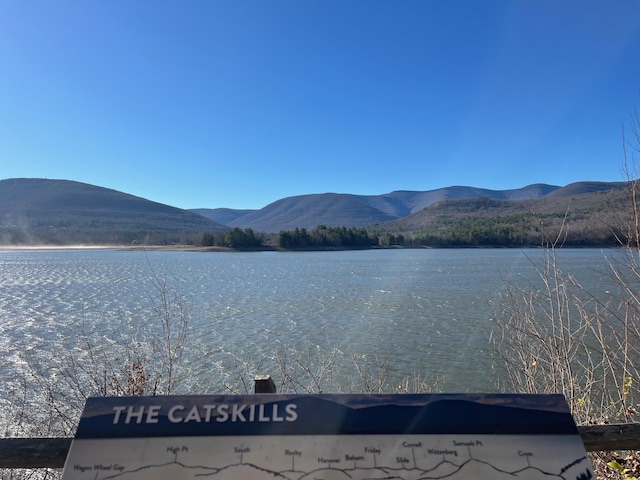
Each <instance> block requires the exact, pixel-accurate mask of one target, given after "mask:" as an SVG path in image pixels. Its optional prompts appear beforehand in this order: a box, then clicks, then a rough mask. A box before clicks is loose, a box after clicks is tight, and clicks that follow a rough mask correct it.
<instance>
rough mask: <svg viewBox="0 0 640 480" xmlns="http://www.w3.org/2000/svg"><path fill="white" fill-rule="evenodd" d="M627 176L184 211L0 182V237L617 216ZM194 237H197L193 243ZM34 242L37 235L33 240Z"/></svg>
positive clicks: (93, 192)
mask: <svg viewBox="0 0 640 480" xmlns="http://www.w3.org/2000/svg"><path fill="white" fill-rule="evenodd" d="M626 185H627V184H626V183H625V182H577V183H573V184H570V185H567V186H564V187H560V186H554V185H546V184H533V185H528V186H525V187H523V188H519V189H514V190H489V189H483V188H476V187H466V186H451V187H446V188H440V189H437V190H428V191H394V192H391V193H386V194H382V195H354V194H339V193H323V194H309V195H300V196H294V197H287V198H283V199H280V200H277V201H275V202H273V203H271V204H269V205H267V206H265V207H264V208H262V209H259V210H234V209H229V208H201V209H192V210H183V209H179V208H176V207H172V206H169V205H165V204H161V203H157V202H153V201H151V200H148V199H144V198H140V197H136V196H133V195H129V194H127V193H123V192H118V191H116V190H112V189H108V188H104V187H99V186H94V185H89V184H86V183H80V182H75V181H71V180H52V179H38V178H34V179H30V178H19V179H6V180H0V243H3V244H9V243H30V242H31V240H30V238H31V236H35V239H38V238H40V239H42V236H43V235H44V236H45V237H52V238H50V241H52V242H54V243H56V242H57V243H59V242H62V243H64V242H66V240H65V239H69V240H71V239H74V240H75V241H80V240H83V239H84V240H85V241H88V242H90V243H95V242H98V241H105V239H107V240H108V239H111V241H112V242H109V243H113V242H119V241H120V242H124V243H130V242H137V241H143V242H149V241H153V239H152V238H150V235H151V236H152V235H154V234H156V235H157V234H163V235H164V236H163V240H162V242H163V243H172V242H180V241H184V239H185V238H186V237H185V236H186V235H192V236H197V235H202V233H205V232H207V233H220V232H225V231H227V230H230V229H231V228H235V227H237V228H241V229H248V228H250V229H252V230H254V231H257V232H265V233H278V232H280V231H282V230H293V229H295V228H305V229H314V228H316V227H317V226H318V225H325V226H328V227H331V226H340V227H342V226H345V227H370V228H371V227H372V226H375V228H376V230H378V231H394V230H395V231H411V230H419V229H421V228H426V227H433V226H434V225H437V224H438V222H441V221H442V219H443V218H445V217H446V218H453V217H456V218H468V217H473V218H494V217H497V216H503V217H504V216H505V215H515V214H518V213H522V212H532V211H535V212H541V213H545V214H546V215H552V216H555V217H558V216H562V215H563V213H564V212H567V211H569V210H571V211H580V212H582V213H581V214H580V215H581V218H582V220H583V221H584V222H587V223H588V222H589V221H591V220H593V219H594V218H595V216H600V217H603V216H604V217H606V216H610V213H611V212H619V211H620V208H621V205H623V202H624V201H625V199H626V195H627V194H626V190H627V189H626V188H624V187H625V186H626ZM193 238H195V237H192V239H193ZM33 241H35V240H33Z"/></svg>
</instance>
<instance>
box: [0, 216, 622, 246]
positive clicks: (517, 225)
mask: <svg viewBox="0 0 640 480" xmlns="http://www.w3.org/2000/svg"><path fill="white" fill-rule="evenodd" d="M554 221H555V223H554ZM561 224H562V219H552V218H546V219H545V221H544V222H539V223H538V224H537V225H536V226H532V225H531V224H530V223H527V222H514V221H511V222H504V221H500V220H496V219H484V220H477V221H474V222H465V223H463V222H460V223H457V222H451V223H450V224H449V225H446V226H438V227H433V228H422V229H420V230H415V231H411V232H382V231H379V230H375V227H369V228H362V227H327V226H325V225H320V226H319V227H317V228H315V229H313V230H307V229H305V228H296V229H294V230H283V231H281V232H280V233H278V234H268V233H262V232H254V231H253V230H252V229H250V228H245V229H240V228H237V227H236V228H232V229H231V230H228V231H226V232H217V233H204V234H202V233H185V232H153V231H105V230H98V231H91V230H83V229H62V228H49V229H46V228H38V229H28V230H25V229H22V228H16V227H8V228H7V227H0V245H74V244H85V245H141V246H143V245H166V246H171V245H192V246H198V245H199V246H203V247H224V248H230V249H240V250H241V249H260V248H264V247H266V248H282V249H305V248H320V249H321V248H373V247H377V246H381V247H387V246H398V247H433V248H438V247H440V248H446V247H526V246H540V245H544V244H548V243H550V242H553V243H556V244H557V245H564V246H576V247H577V246H580V247H607V246H611V247H615V246H618V245H620V243H621V242H622V243H624V241H625V240H626V239H627V236H628V235H625V234H624V233H623V232H620V231H614V230H613V229H612V228H610V227H606V226H601V227H594V226H589V227H587V226H585V225H582V224H580V225H572V226H571V227H570V228H567V229H565V230H563V229H562V226H561Z"/></svg>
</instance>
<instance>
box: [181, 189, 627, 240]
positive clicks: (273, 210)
mask: <svg viewBox="0 0 640 480" xmlns="http://www.w3.org/2000/svg"><path fill="white" fill-rule="evenodd" d="M625 185H626V183H624V182H577V183H573V184H570V185H567V186H565V187H559V186H555V185H546V184H533V185H528V186H526V187H523V188H519V189H515V190H488V189H484V188H475V187H464V186H452V187H447V188H439V189H437V190H428V191H406V190H400V191H395V192H391V193H386V194H383V195H352V194H338V193H323V194H311V195H299V196H294V197H287V198H283V199H281V200H277V201H275V202H273V203H271V204H269V205H267V206H266V207H264V208H262V209H260V210H232V209H228V208H218V209H206V208H201V209H194V210H192V211H193V212H195V213H198V214H200V215H202V216H205V217H207V218H209V219H211V220H214V221H217V222H220V223H224V224H226V225H228V226H230V227H239V228H251V229H253V230H256V231H261V232H279V231H281V230H293V229H295V228H306V229H313V228H316V227H317V226H318V225H326V226H329V227H331V226H347V227H366V226H370V225H374V224H376V225H379V224H385V223H387V222H393V223H392V225H394V226H395V227H401V228H403V229H406V228H407V227H408V226H409V225H412V227H409V229H414V228H420V227H421V225H422V224H429V223H430V222H428V221H425V217H429V216H430V215H431V214H432V213H433V210H428V209H430V208H433V207H434V206H438V207H439V208H440V209H442V207H444V206H449V207H456V205H457V206H460V205H461V204H460V203H455V201H460V200H467V201H468V202H470V203H471V204H473V205H474V208H472V210H476V211H484V215H489V216H491V215H492V213H496V211H494V210H493V208H497V209H498V211H500V210H504V209H505V208H507V207H508V208H510V210H512V211H521V210H522V209H523V208H525V205H527V204H528V203H529V204H531V202H537V204H538V205H539V204H541V202H539V201H540V200H542V199H547V200H550V202H551V203H552V204H554V205H556V206H557V208H560V211H562V210H563V209H566V207H567V202H569V201H570V200H572V199H573V200H575V199H576V197H581V196H586V197H588V196H589V195H590V194H595V193H598V192H606V191H612V190H617V191H620V192H623V191H624V190H625V189H624V187H625ZM484 200H493V201H495V202H494V203H491V204H489V203H487V202H485V201H484ZM563 200H564V202H563ZM578 200H580V199H578ZM581 200H583V201H587V200H586V198H584V199H581ZM478 202H479V203H478ZM574 203H576V202H575V201H574ZM577 203H580V201H578V202H577ZM588 203H592V202H588ZM454 209H455V208H454ZM476 213H477V212H476ZM431 216H433V215H431ZM420 218H422V220H420V221H418V220H417V219H420ZM381 229H382V230H387V228H385V227H382V228H381Z"/></svg>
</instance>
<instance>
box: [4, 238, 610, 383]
mask: <svg viewBox="0 0 640 480" xmlns="http://www.w3.org/2000/svg"><path fill="white" fill-rule="evenodd" d="M620 255H621V253H620V252H619V251H616V250H600V249H568V250H559V251H558V261H559V264H560V265H561V268H562V270H563V271H565V272H567V273H570V274H571V275H573V276H574V277H575V278H576V279H578V280H579V281H580V282H581V284H582V285H583V287H584V288H585V289H587V290H588V291H589V292H591V293H592V294H593V295H596V296H598V298H604V299H605V300H606V296H607V295H610V294H611V292H612V291H613V290H614V287H613V284H612V282H611V279H610V262H611V261H612V259H615V258H616V257H618V256H620ZM542 257H543V251H542V250H537V249H531V250H517V249H437V250H433V249H398V250H362V251H338V252H224V253H223V252H179V251H150V252H145V251H137V250H136V251H133V250H109V249H103V250H92V249H84V250H83V249H70V250H0V349H1V351H2V352H3V353H2V362H1V364H0V368H1V369H2V378H4V379H11V378H14V377H15V376H16V372H17V371H18V369H19V366H20V365H23V364H24V362H25V361H32V360H34V359H35V360H37V363H38V365H40V368H47V365H55V364H56V362H58V361H59V360H60V358H61V357H63V356H65V355H68V354H69V353H71V354H73V355H76V356H78V357H82V356H83V355H86V350H87V348H88V345H89V343H90V344H91V345H92V348H93V349H94V350H95V351H94V352H93V353H96V352H99V353H100V354H101V355H102V354H104V355H112V354H113V355H116V354H115V353H111V352H116V351H117V348H118V345H122V344H128V345H129V346H132V348H134V349H135V348H137V347H136V345H138V346H139V347H140V348H141V349H142V348H143V347H144V345H146V344H147V343H148V342H150V341H151V339H150V337H149V336H148V331H149V330H150V329H151V330H152V331H156V332H159V334H158V337H157V338H156V341H157V339H158V338H162V330H161V328H160V323H159V320H158V317H159V316H162V314H163V311H167V309H174V308H176V305H177V306H179V307H180V308H181V309H182V312H183V313H184V314H186V315H188V318H189V333H188V336H187V339H186V344H185V348H184V350H183V351H182V352H181V353H180V354H181V355H182V362H181V365H182V368H183V370H182V379H181V381H180V383H179V384H178V385H177V388H178V392H179V393H229V392H230V391H241V390H242V388H243V385H242V383H241V382H239V381H238V377H239V376H240V375H251V374H254V373H260V374H270V375H272V376H273V377H274V379H275V380H276V384H278V383H279V378H278V376H279V373H278V366H277V365H278V360H277V359H276V357H278V359H279V361H280V364H282V362H283V361H285V362H288V367H289V368H291V369H293V370H292V371H298V372H302V371H303V370H304V366H303V365H301V364H300V359H301V358H304V359H305V362H306V363H307V364H308V365H312V366H313V368H314V369H315V370H316V371H321V370H322V369H323V368H324V367H323V366H325V365H327V364H330V365H331V367H332V368H331V371H328V372H327V373H326V376H324V377H323V379H322V385H320V387H318V389H322V390H323V391H327V392H328V391H331V392H349V391H353V390H354V389H356V388H357V387H355V383H354V379H357V378H358V376H359V374H358V372H357V367H356V363H358V364H359V365H360V366H361V368H367V369H368V371H370V372H371V373H374V372H377V366H378V365H383V368H382V370H383V371H384V374H385V375H386V378H387V380H388V382H389V384H390V385H395V384H399V383H400V382H401V381H402V379H404V378H411V377H415V376H420V377H424V378H431V377H434V376H435V377H437V378H438V379H441V380H444V382H445V383H444V384H443V385H444V386H443V388H444V390H446V391H449V392H473V391H487V392H489V391H498V390H499V389H500V386H499V385H498V383H499V382H498V380H499V379H500V372H499V369H496V367H497V365H496V361H495V360H494V358H493V355H492V351H491V349H490V347H489V344H488V339H489V337H490V336H491V335H492V334H493V333H492V329H493V322H492V319H493V318H495V316H496V315H499V314H500V312H501V310H502V304H503V302H504V300H505V293H506V291H507V286H508V285H509V284H515V285H521V286H522V285H526V286H528V288H538V286H541V283H540V276H539V273H538V272H537V270H536V267H537V266H540V261H541V259H542ZM162 286H164V287H165V288H164V290H163V288H162ZM163 302H164V303H163ZM174 311H175V310H174ZM296 368H297V369H298V370H295V369H296ZM301 369H302V370H301ZM375 375H378V373H375ZM247 378H248V377H247ZM6 385H7V383H6V382H5V386H6ZM241 393H242V392H241Z"/></svg>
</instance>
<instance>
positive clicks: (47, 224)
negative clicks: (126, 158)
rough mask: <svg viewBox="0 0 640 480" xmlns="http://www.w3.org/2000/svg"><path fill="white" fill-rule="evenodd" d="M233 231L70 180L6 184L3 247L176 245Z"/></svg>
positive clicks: (0, 228)
mask: <svg viewBox="0 0 640 480" xmlns="http://www.w3.org/2000/svg"><path fill="white" fill-rule="evenodd" d="M228 229H229V228H228V227H225V226H224V225H221V224H219V223H217V222H214V221H213V220H210V219H207V218H204V217H202V216H200V215H196V214H194V213H192V212H189V211H186V210H181V209H178V208H175V207H171V206H168V205H163V204H160V203H156V202H152V201H149V200H146V199H143V198H139V197H135V196H133V195H128V194H126V193H122V192H117V191H115V190H111V189H107V188H102V187H96V186H93V185H88V184H84V183H79V182H73V181H68V180H49V179H9V180H2V181H0V243H1V244H5V245H6V244H54V245H65V244H74V243H83V244H130V243H145V244H150V243H152V244H174V243H183V242H186V241H188V240H189V239H191V241H193V239H194V238H196V237H197V238H199V235H201V234H202V233H203V232H207V231H208V232H221V231H225V230H228Z"/></svg>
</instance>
